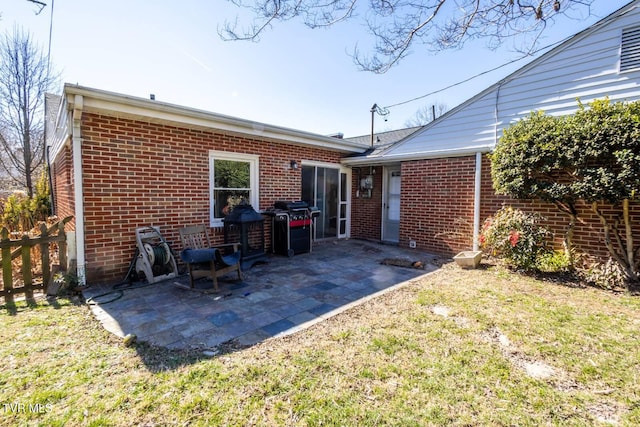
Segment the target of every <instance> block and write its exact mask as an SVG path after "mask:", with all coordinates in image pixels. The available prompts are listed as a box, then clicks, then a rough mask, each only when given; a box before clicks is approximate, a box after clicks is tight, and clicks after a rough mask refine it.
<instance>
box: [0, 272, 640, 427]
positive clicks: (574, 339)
mask: <svg viewBox="0 0 640 427" xmlns="http://www.w3.org/2000/svg"><path fill="white" fill-rule="evenodd" d="M639 330H640V297H631V296H628V295H620V294H613V293H610V292H605V291H601V290H597V289H592V288H576V287H571V286H565V285H562V284H557V283H549V282H542V281H539V280H535V279H533V278H528V277H522V276H518V275H515V274H513V273H511V272H509V271H507V270H504V269H502V268H500V267H488V268H484V269H479V270H471V271H463V270H461V269H459V268H457V267H456V266H455V265H445V266H444V267H443V268H442V269H441V270H440V271H438V272H436V273H434V274H431V275H429V276H426V277H423V278H421V279H417V280H414V281H412V282H411V283H410V284H409V285H408V286H406V287H404V288H401V289H399V290H397V291H394V292H391V293H388V294H386V295H384V296H382V297H380V298H377V299H375V300H372V301H369V302H367V303H365V304H363V305H360V306H358V307H356V308H354V309H352V310H350V311H347V312H345V313H342V314H340V315H338V316H336V317H333V318H331V319H329V320H327V321H325V322H323V323H320V324H317V325H315V326H313V327H311V328H310V329H307V330H306V331H303V332H300V333H298V334H295V335H292V336H289V337H285V338H280V339H272V340H269V341H266V342H263V343H261V344H259V345H256V346H253V347H251V348H247V349H237V350H235V351H229V352H223V353H221V354H219V355H216V356H213V357H206V356H204V355H203V354H202V353H201V352H196V351H192V352H187V351H183V352H179V351H169V350H165V349H159V348H152V347H149V346H147V345H144V344H137V345H136V346H134V347H125V346H124V345H123V344H122V341H121V340H119V339H117V338H116V337H114V336H112V335H110V334H109V333H108V332H106V331H104V330H103V329H102V328H101V327H100V325H99V324H98V322H97V321H96V320H94V318H93V317H92V315H91V314H90V311H89V309H88V308H87V307H86V306H83V305H77V304H74V303H73V302H72V301H68V300H58V301H57V303H55V304H54V303H46V302H42V303H39V304H38V305H37V306H36V307H26V306H19V307H18V310H17V312H16V313H10V312H8V311H7V310H6V308H4V307H3V308H0V338H1V342H2V346H1V349H0V360H1V361H2V362H1V364H0V366H1V367H2V368H1V370H0V405H1V406H0V425H11V426H17V425H45V426H62V425H67V426H70V425H74V426H75V425H85V426H110V425H118V426H120V425H121V426H131V425H144V426H154V425H158V426H164V425H202V426H213V425H238V426H245V425H261V426H276V425H283V426H288V425H301V426H320V425H323V426H335V425H350V426H351V425H352V426H374V425H398V426H425V425H460V426H482V425H486V426H495V425H509V426H511V425H519V426H521V425H525V426H527V425H531V426H538V425H561V426H571V425H575V426H584V425H621V426H624V425H640V334H639Z"/></svg>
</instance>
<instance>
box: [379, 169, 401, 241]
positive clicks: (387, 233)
mask: <svg viewBox="0 0 640 427" xmlns="http://www.w3.org/2000/svg"><path fill="white" fill-rule="evenodd" d="M382 240H383V241H386V242H393V243H397V242H398V241H399V240H400V169H398V168H393V169H391V168H385V175H384V198H383V203H382Z"/></svg>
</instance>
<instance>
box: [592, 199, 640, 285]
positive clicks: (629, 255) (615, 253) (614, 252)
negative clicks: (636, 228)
mask: <svg viewBox="0 0 640 427" xmlns="http://www.w3.org/2000/svg"><path fill="white" fill-rule="evenodd" d="M622 208H623V220H624V224H625V237H626V239H625V240H626V245H624V244H623V242H622V238H621V237H620V232H619V230H618V227H617V225H616V226H613V225H612V224H611V223H610V222H609V221H607V218H605V216H604V215H603V214H602V212H600V209H599V208H598V203H597V202H593V203H592V204H591V209H592V210H593V212H595V214H596V215H597V216H598V218H599V219H600V223H601V224H602V228H603V231H604V244H605V246H606V248H607V250H608V251H609V254H610V255H611V258H612V259H613V260H614V261H615V262H617V263H618V265H619V266H620V267H621V269H622V272H623V274H624V276H625V281H626V283H627V288H628V289H630V288H631V287H632V286H633V287H635V286H637V285H638V282H639V279H640V277H639V275H638V271H637V269H636V266H635V262H634V251H633V233H632V230H631V220H630V216H629V199H624V200H623V202H622ZM612 235H613V236H612ZM612 237H613V238H615V241H616V243H617V246H618V248H617V249H616V247H615V246H614V244H613V242H612Z"/></svg>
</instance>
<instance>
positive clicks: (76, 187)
mask: <svg viewBox="0 0 640 427" xmlns="http://www.w3.org/2000/svg"><path fill="white" fill-rule="evenodd" d="M83 107H84V98H83V97H82V95H75V96H74V99H73V127H72V133H71V135H72V136H71V140H72V147H73V191H74V202H75V203H74V205H75V216H76V251H77V253H76V255H77V263H78V265H77V270H78V284H79V285H80V286H86V284H87V275H86V256H85V239H84V238H85V236H84V197H83V194H84V191H83V188H82V134H81V131H80V130H81V127H80V126H81V124H82V109H83Z"/></svg>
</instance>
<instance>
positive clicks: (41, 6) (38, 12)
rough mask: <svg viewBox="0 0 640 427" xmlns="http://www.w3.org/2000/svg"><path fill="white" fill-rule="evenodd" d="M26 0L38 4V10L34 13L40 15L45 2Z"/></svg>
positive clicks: (45, 5)
mask: <svg viewBox="0 0 640 427" xmlns="http://www.w3.org/2000/svg"><path fill="white" fill-rule="evenodd" d="M27 1H28V2H31V3H34V4H35V5H37V6H38V11H37V12H36V15H40V13H41V12H42V11H43V10H44V8H45V7H47V4H46V3H45V2H42V1H38V0H27Z"/></svg>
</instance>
